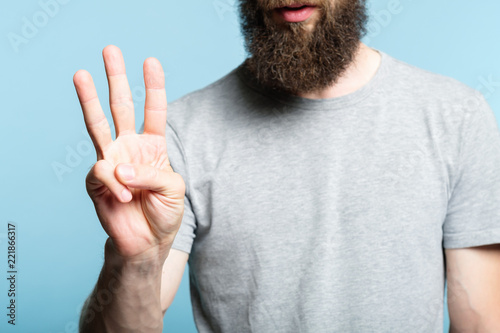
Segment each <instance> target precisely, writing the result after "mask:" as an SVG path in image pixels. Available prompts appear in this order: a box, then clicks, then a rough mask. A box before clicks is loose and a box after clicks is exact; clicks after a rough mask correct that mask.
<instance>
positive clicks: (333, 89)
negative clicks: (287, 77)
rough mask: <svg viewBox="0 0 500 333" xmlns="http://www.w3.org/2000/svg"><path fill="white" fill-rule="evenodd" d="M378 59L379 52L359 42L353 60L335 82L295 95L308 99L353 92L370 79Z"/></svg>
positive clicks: (378, 63)
mask: <svg viewBox="0 0 500 333" xmlns="http://www.w3.org/2000/svg"><path fill="white" fill-rule="evenodd" d="M380 60H381V57H380V53H378V52H377V51H375V50H374V49H372V48H370V47H368V46H366V45H365V44H363V43H361V42H360V46H359V48H358V51H357V52H356V55H355V57H354V61H353V62H352V63H351V64H350V65H349V67H348V68H347V69H346V70H345V72H344V74H342V76H341V77H340V78H339V79H338V80H337V82H336V83H335V84H333V85H331V86H330V87H327V88H325V89H322V90H319V91H313V92H308V93H298V94H297V95H298V96H300V97H304V98H310V99H325V98H335V97H341V96H344V95H348V94H350V93H353V92H355V91H356V90H358V89H359V88H361V87H363V86H364V85H365V84H367V83H368V82H369V81H370V80H371V79H372V77H373V76H374V75H375V73H376V72H377V69H378V67H379V66H380Z"/></svg>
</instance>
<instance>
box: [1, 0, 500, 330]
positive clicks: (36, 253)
mask: <svg viewBox="0 0 500 333" xmlns="http://www.w3.org/2000/svg"><path fill="white" fill-rule="evenodd" d="M60 1H61V2H62V0H60ZM45 2H51V1H45V0H44V1H42V3H45ZM65 2H67V3H65V4H60V5H59V6H58V7H59V8H58V9H57V10H55V9H54V8H52V9H51V10H46V11H48V12H50V11H52V12H51V13H50V14H51V15H50V16H49V15H46V14H45V16H44V14H41V12H42V13H43V11H44V9H43V8H44V6H43V5H41V3H40V2H38V1H34V0H24V1H9V2H4V3H3V5H2V9H1V11H0V50H1V51H0V60H1V61H0V75H1V80H0V85H1V86H0V88H1V89H0V97H1V99H0V102H1V105H2V121H1V122H0V129H1V130H0V135H1V141H0V142H1V156H2V163H1V164H0V170H1V176H0V179H1V192H0V193H1V194H0V195H1V198H0V208H1V209H0V212H1V215H0V216H1V221H0V242H1V244H0V249H1V250H0V256H1V257H2V259H1V260H0V270H1V272H2V274H1V275H0V280H1V282H0V295H2V296H1V297H0V308H1V309H3V310H1V311H0V318H2V319H1V320H0V331H2V332H11V331H12V332H53V333H61V332H77V323H78V317H79V312H80V309H81V306H82V303H83V301H84V300H85V298H86V297H87V295H88V294H89V292H90V291H91V289H92V288H93V286H94V284H95V282H96V280H97V277H98V274H99V271H100V269H101V265H102V261H103V245H104V241H105V239H106V234H105V233H104V231H103V230H102V229H101V226H100V224H99V221H98V220H97V218H96V215H95V212H94V208H93V206H92V204H91V201H90V199H89V198H88V197H87V194H86V192H85V187H84V179H85V175H86V173H87V172H88V170H89V168H90V167H91V166H92V164H93V163H94V161H95V155H94V152H93V151H91V150H89V147H90V139H89V137H88V135H87V134H86V132H85V128H84V123H83V118H82V114H81V111H80V106H79V104H78V101H77V97H76V94H75V91H74V88H73V84H72V76H73V74H74V73H75V72H76V71H77V70H78V69H81V68H84V69H87V70H88V71H89V72H91V74H92V75H93V77H94V80H95V83H96V85H97V89H98V93H99V95H100V97H101V102H102V104H103V107H104V108H105V110H106V111H107V116H108V118H109V119H110V118H111V117H110V114H109V111H108V110H109V108H108V105H107V98H108V96H107V83H106V78H105V73H104V68H103V63H102V58H101V50H102V49H103V48H104V47H105V46H106V45H108V44H115V45H117V46H118V47H120V48H121V49H122V51H123V54H124V56H125V61H126V64H127V71H128V76H129V82H130V85H131V88H132V91H133V95H134V98H135V104H136V106H137V122H136V123H137V124H138V126H139V125H140V124H141V123H142V112H141V109H142V106H143V102H144V88H143V82H142V63H143V61H144V59H146V58H147V57H149V56H154V57H157V58H158V59H159V60H160V61H161V62H162V64H163V65H164V68H165V71H166V74H167V75H166V81H167V82H166V85H167V94H168V98H169V100H170V101H172V100H175V99H177V98H178V97H180V96H182V95H184V94H186V93H188V92H190V91H193V90H194V89H198V88H201V87H203V86H205V85H207V84H208V83H210V82H212V81H214V80H216V79H218V78H219V77H221V76H223V75H224V74H226V73H227V72H229V71H230V70H231V69H233V68H234V67H235V66H237V65H238V64H239V63H240V62H241V61H242V60H243V59H244V57H245V52H244V50H243V47H242V40H241V37H240V33H239V25H238V20H237V13H236V7H235V1H234V0H209V1H207V0H190V1H175V2H174V1H153V0H143V1H140V2H139V1H130V2H127V3H125V2H124V1H116V0H109V1H96V0H86V1H77V0H69V1H68V0H65ZM395 3H396V4H399V5H397V6H394V4H395ZM369 5H370V12H371V13H372V18H371V21H370V23H369V30H370V33H369V34H368V36H367V37H366V38H365V41H366V42H367V43H368V45H370V46H373V47H375V48H377V49H380V50H383V51H385V52H387V53H389V54H390V55H392V56H394V57H396V58H399V59H401V60H403V61H405V62H408V63H411V64H413V65H416V66H419V67H421V68H425V69H428V70H431V71H433V72H437V73H441V74H444V75H448V76H452V77H454V78H456V79H458V80H460V81H462V82H464V83H466V84H468V85H470V86H472V87H474V88H479V89H480V90H481V91H482V92H483V93H484V94H485V96H486V97H487V99H488V101H489V103H490V105H491V106H492V108H493V110H494V111H495V113H496V115H497V119H498V112H500V86H499V85H488V84H485V83H484V82H487V81H488V80H493V81H494V82H499V81H500V66H499V64H498V59H499V58H500V56H499V53H500V43H498V33H499V32H500V20H498V16H497V13H499V12H500V2H498V1H493V0H483V1H481V2H480V4H479V3H478V2H473V1H466V0H456V1H453V2H450V1H442V0H419V1H411V0H400V1H396V0H393V1H387V0H373V1H370V2H369ZM391 9H392V12H391V11H390V10H391ZM26 20H27V21H28V22H31V23H33V22H35V23H38V25H39V28H38V30H37V31H25V35H26V36H27V37H29V38H26V39H25V43H22V44H20V45H17V46H15V45H14V44H13V43H11V41H10V40H9V38H12V36H13V34H17V35H19V36H22V35H23V32H22V27H23V25H25V24H26ZM71 152H73V154H76V157H75V156H73V158H72V159H69V163H68V161H67V159H68V158H69V157H71V156H72V155H71V154H72V153H71ZM75 152H76V153H75ZM61 165H66V169H64V171H65V173H62V174H61V170H59V172H56V171H55V170H54V166H61ZM8 221H12V222H14V223H16V224H17V226H18V271H19V274H18V287H17V288H18V299H17V303H18V309H17V325H16V326H15V327H11V326H10V325H7V323H6V321H7V319H6V316H5V313H6V310H5V307H6V306H7V297H6V293H7V289H8V288H7V281H6V279H5V277H3V276H4V272H6V270H7V267H6V262H7V260H6V238H5V236H6V234H5V233H6V229H7V222H8ZM408 302H411V300H408ZM165 323H166V325H165V326H166V327H169V328H170V329H167V328H166V329H165V331H169V332H195V331H196V330H195V327H194V324H193V319H192V312H191V305H190V300H189V289H188V279H187V270H186V273H185V275H184V279H183V281H182V285H181V287H180V290H179V292H178V294H177V296H176V298H175V301H174V303H173V305H172V307H171V308H170V309H169V311H168V312H167V314H166V316H165ZM444 327H445V329H447V327H448V320H447V319H446V320H445V323H444Z"/></svg>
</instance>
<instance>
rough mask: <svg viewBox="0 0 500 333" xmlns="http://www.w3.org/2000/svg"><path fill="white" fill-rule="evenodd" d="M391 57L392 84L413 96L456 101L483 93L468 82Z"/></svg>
mask: <svg viewBox="0 0 500 333" xmlns="http://www.w3.org/2000/svg"><path fill="white" fill-rule="evenodd" d="M388 57H389V63H390V66H388V67H389V80H390V81H391V82H392V84H391V86H393V87H394V86H396V89H398V88H399V89H401V90H402V91H403V92H404V93H407V94H410V95H411V96H412V97H416V98H419V97H422V98H425V99H426V100H429V101H440V102H444V103H446V102H456V101H463V100H467V99H477V98H481V96H482V94H481V93H480V92H479V91H478V90H476V89H474V88H472V87H470V86H468V85H467V84H465V83H463V82H461V81H459V80H457V79H455V78H453V77H451V76H447V75H443V74H440V73H436V72H432V71H430V70H427V69H424V68H421V67H418V66H416V65H412V64H409V63H407V62H405V61H403V60H401V59H397V58H394V57H392V56H388Z"/></svg>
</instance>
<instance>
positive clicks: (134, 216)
mask: <svg viewBox="0 0 500 333" xmlns="http://www.w3.org/2000/svg"><path fill="white" fill-rule="evenodd" d="M103 54H104V60H105V65H106V72H107V74H108V81H109V84H110V105H111V111H112V114H113V119H114V120H115V127H116V128H117V138H116V140H114V141H112V139H111V133H110V131H109V125H108V123H107V121H106V120H105V118H104V114H103V112H102V109H100V105H98V100H97V98H96V94H95V87H94V86H93V83H92V81H91V79H90V80H89V77H86V76H87V74H85V73H82V74H79V75H78V73H77V75H75V86H76V88H77V92H78V95H79V98H80V101H81V103H82V109H83V111H84V118H85V122H86V124H87V128H88V130H89V134H90V135H91V137H92V140H93V141H94V144H95V146H96V150H97V157H98V162H97V163H96V165H95V166H94V168H93V169H92V170H91V171H90V172H89V175H88V177H87V190H88V192H89V195H90V196H91V198H92V200H93V201H94V204H95V207H96V211H97V215H98V217H99V220H100V221H101V224H102V226H103V228H104V230H105V231H106V233H107V234H108V235H109V236H110V238H111V239H112V241H113V244H114V246H115V247H116V249H117V250H118V252H119V253H120V254H122V255H124V256H127V257H132V256H136V255H139V254H141V253H143V252H144V251H147V250H148V249H150V248H152V247H154V246H156V245H158V244H160V243H162V242H163V241H164V240H165V239H166V240H170V241H171V238H172V235H175V233H176V231H177V229H178V227H179V223H180V219H181V217H182V213H183V207H184V206H183V202H184V201H183V200H184V182H183V180H182V178H181V177H180V175H178V174H176V173H175V172H173V170H172V168H171V167H170V163H169V160H168V156H167V147H166V142H165V136H164V133H165V132H164V130H165V126H166V98H165V96H164V95H165V93H164V87H163V83H162V81H163V72H162V71H160V70H159V69H161V67H158V66H159V63H155V62H154V60H150V61H149V62H148V61H146V62H145V73H144V76H145V82H146V90H147V97H146V108H145V134H136V133H135V128H134V127H135V125H134V122H133V118H134V117H133V109H132V106H131V102H132V101H131V98H130V96H129V94H130V90H129V89H128V83H127V82H126V76H125V69H124V65H123V58H122V57H121V53H120V52H119V50H118V49H117V48H115V47H108V48H106V49H105V50H104V52H103ZM96 102H97V104H96ZM123 165H125V166H140V167H141V169H138V170H139V171H140V170H143V171H140V172H139V174H137V175H135V179H133V180H132V181H131V183H127V181H126V180H125V178H123V175H121V174H120V172H119V170H122V169H123ZM117 167H118V168H117ZM120 168H122V169H120ZM117 170H118V171H117ZM141 172H142V174H141ZM158 175H161V176H162V179H163V180H165V179H166V180H167V181H168V183H169V186H167V187H161V186H160V185H156V184H152V183H151V182H152V181H154V179H153V180H151V179H149V178H148V182H149V183H140V178H141V177H148V176H149V177H150V178H151V176H158ZM158 177H159V176H158ZM134 181H135V182H134ZM124 193H125V194H124ZM130 194H131V196H130Z"/></svg>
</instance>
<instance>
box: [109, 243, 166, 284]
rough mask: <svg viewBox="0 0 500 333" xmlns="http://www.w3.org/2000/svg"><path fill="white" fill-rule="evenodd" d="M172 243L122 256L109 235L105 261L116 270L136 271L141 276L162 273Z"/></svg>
mask: <svg viewBox="0 0 500 333" xmlns="http://www.w3.org/2000/svg"><path fill="white" fill-rule="evenodd" d="M170 247H171V244H167V245H163V246H160V245H158V246H156V247H153V248H150V249H148V250H147V251H144V252H143V253H140V254H138V255H135V256H132V257H125V256H122V255H121V254H120V253H119V252H118V251H117V250H116V248H115V247H114V245H113V240H112V239H111V238H110V237H108V239H107V240H106V244H105V246H104V262H105V266H106V267H107V268H108V269H112V270H113V271H114V272H127V273H128V274H130V273H135V274H138V275H141V276H148V275H153V276H155V275H157V274H158V273H160V274H161V271H162V269H163V264H164V262H165V259H166V258H167V256H168V253H169V251H170Z"/></svg>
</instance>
